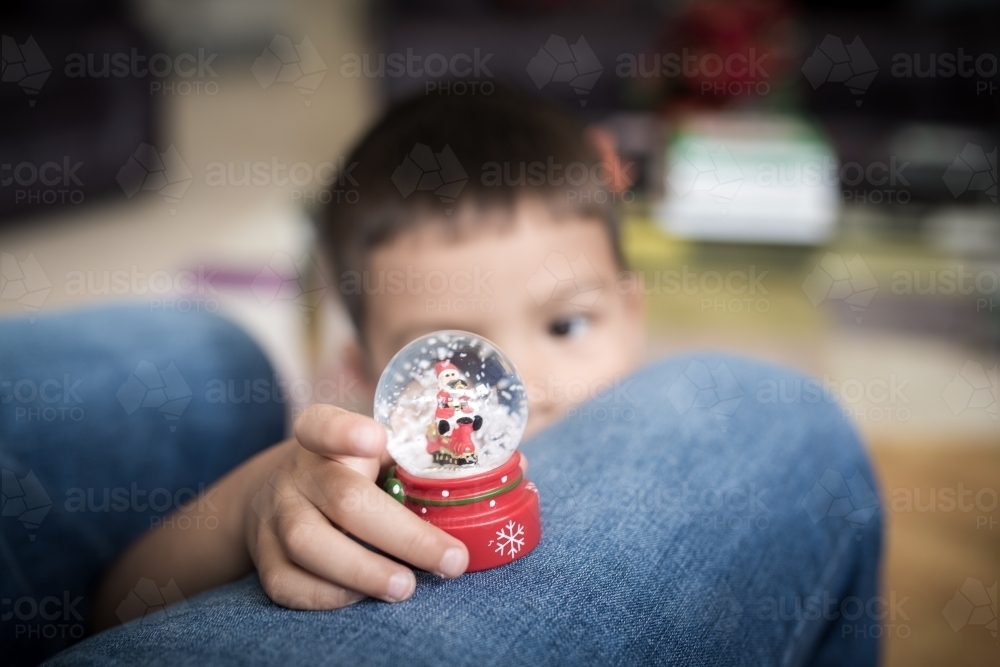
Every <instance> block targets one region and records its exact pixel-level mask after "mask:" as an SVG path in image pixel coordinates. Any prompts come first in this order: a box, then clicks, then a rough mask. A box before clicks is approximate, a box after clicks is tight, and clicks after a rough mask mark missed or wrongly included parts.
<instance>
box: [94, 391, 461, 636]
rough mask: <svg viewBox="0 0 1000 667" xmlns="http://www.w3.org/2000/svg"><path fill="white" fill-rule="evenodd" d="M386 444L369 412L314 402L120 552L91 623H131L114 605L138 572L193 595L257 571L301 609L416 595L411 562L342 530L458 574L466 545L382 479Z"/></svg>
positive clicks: (274, 592)
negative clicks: (288, 433) (272, 439)
mask: <svg viewBox="0 0 1000 667" xmlns="http://www.w3.org/2000/svg"><path fill="white" fill-rule="evenodd" d="M385 440H386V436H385V430H384V429H383V428H382V427H381V426H380V425H379V424H377V423H376V422H375V421H374V420H372V419H370V418H368V417H363V416H361V415H357V414H354V413H351V412H347V411H345V410H341V409H340V408H335V407H333V406H329V405H314V406H312V407H310V408H307V409H306V410H305V411H304V412H303V413H302V415H301V416H300V417H299V418H298V419H297V420H296V422H295V439H293V440H287V441H285V442H283V443H280V444H278V445H275V446H274V447H271V448H270V449H267V450H265V451H263V452H261V453H260V454H258V455H257V456H255V457H253V458H252V459H250V460H248V461H247V462H246V463H244V464H242V465H241V466H239V467H238V468H236V469H235V470H233V471H232V472H230V473H229V474H228V475H226V476H225V477H223V478H222V479H221V480H219V481H218V482H216V483H215V484H214V485H213V486H212V487H210V488H209V489H208V490H207V491H206V492H205V493H204V494H202V495H201V496H199V497H198V498H196V499H194V500H193V501H191V502H190V503H188V504H187V505H185V506H184V507H182V508H180V509H178V510H177V511H176V512H174V513H173V514H172V515H171V516H170V517H169V518H167V519H165V520H164V521H163V522H162V524H161V526H160V527H158V528H155V529H153V530H150V531H149V532H147V533H146V534H145V535H144V536H142V537H141V538H140V539H139V540H138V541H137V542H136V543H135V544H133V545H132V546H131V547H130V548H129V549H128V550H127V551H126V552H125V554H124V555H123V556H122V557H121V558H120V559H119V560H118V562H116V563H115V564H114V565H113V566H112V567H111V569H110V570H109V572H108V574H107V575H106V576H105V578H104V580H103V582H102V583H101V585H100V588H99V590H98V592H97V596H96V607H95V613H94V623H93V624H94V626H95V628H97V629H103V628H106V627H110V626H112V625H115V624H117V623H119V622H124V621H127V620H130V619H129V618H128V617H127V616H126V615H125V614H124V611H125V610H124V609H123V610H122V611H123V614H121V615H119V614H118V607H119V605H120V604H121V603H122V601H123V600H125V598H126V597H127V596H128V593H129V591H130V590H131V589H132V587H133V586H135V585H136V583H137V582H138V581H139V579H141V578H148V579H152V580H153V581H154V582H156V583H157V585H159V586H163V585H166V583H167V582H169V581H170V580H171V579H173V581H174V583H175V584H177V587H178V588H179V589H180V592H181V594H182V595H184V596H185V597H190V596H192V595H195V594H196V593H200V592H201V591H204V590H207V589H209V588H212V587H214V586H219V585H221V584H224V583H227V582H230V581H233V580H235V579H238V578H239V577H241V576H243V575H244V574H246V573H247V572H249V571H250V570H251V569H252V568H253V567H256V568H257V571H258V574H259V575H260V579H261V585H262V586H263V588H264V591H265V592H266V593H267V594H268V596H269V597H270V598H271V599H272V600H274V601H275V602H276V603H278V604H281V605H284V606H286V607H291V608H295V609H334V608H337V607H342V606H344V605H347V604H350V603H352V602H355V601H357V600H358V599H360V598H361V597H364V596H365V595H369V596H372V597H378V598H380V599H382V600H386V601H389V602H399V601H401V600H404V599H406V598H408V597H409V596H410V595H412V594H413V590H414V588H415V586H416V579H415V578H414V575H413V572H412V571H411V570H410V569H409V568H408V567H406V565H404V564H401V563H398V562H396V561H394V560H391V559H390V558H387V557H385V556H383V555H381V554H378V553H375V552H374V551H371V550H369V549H366V548H365V547H363V546H361V545H360V544H358V543H357V542H355V541H354V540H352V539H351V538H350V537H348V536H347V535H345V533H347V534H350V535H355V536H357V537H358V538H359V539H360V540H361V541H363V542H365V543H367V544H371V545H372V546H374V547H376V548H377V549H380V550H381V551H383V552H385V553H387V554H390V555H391V556H395V557H396V558H398V559H400V560H402V561H405V562H406V563H410V564H412V565H414V566H416V567H418V568H420V569H423V570H426V571H428V572H434V573H437V574H439V575H441V576H445V577H456V576H458V575H460V574H462V573H463V572H464V571H465V568H466V567H467V565H468V550H467V549H466V548H465V545H464V544H462V542H460V541H459V540H457V539H455V538H454V537H451V536H450V535H448V534H447V533H445V532H444V531H442V530H440V529H439V528H437V527H435V526H432V525H430V524H429V523H427V522H425V521H423V520H422V519H420V518H419V517H417V516H416V515H415V514H413V513H412V512H410V511H409V510H408V509H406V508H405V507H403V506H402V505H401V504H399V503H398V502H396V500H395V499H393V498H392V497H391V496H389V495H388V494H387V493H385V492H383V491H382V490H381V489H380V488H378V486H376V484H375V479H376V477H377V475H378V471H379V467H380V460H381V458H382V457H383V456H384V455H385Z"/></svg>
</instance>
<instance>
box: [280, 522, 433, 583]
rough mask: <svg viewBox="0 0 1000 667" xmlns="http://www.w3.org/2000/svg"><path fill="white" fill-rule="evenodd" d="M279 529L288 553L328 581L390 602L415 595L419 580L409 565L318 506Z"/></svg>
mask: <svg viewBox="0 0 1000 667" xmlns="http://www.w3.org/2000/svg"><path fill="white" fill-rule="evenodd" d="M277 529H278V539H279V540H280V541H281V544H282V546H283V547H284V551H285V553H286V554H287V555H288V557H289V558H290V559H291V560H292V561H293V562H294V563H296V564H297V565H299V566H301V567H303V568H305V569H306V570H308V571H310V572H312V573H314V574H317V575H319V576H320V577H322V578H324V579H326V580H328V581H331V582H333V583H335V584H338V585H340V586H343V587H345V588H349V589H351V590H354V591H359V592H361V593H365V594H367V595H370V596H372V597H376V598H380V599H382V600H385V601H386V602H400V601H402V600H405V599H407V598H409V597H410V596H411V595H413V591H414V589H415V588H416V586H417V580H416V578H415V577H414V576H413V572H412V571H411V570H410V569H409V568H408V567H405V566H403V565H400V564H399V563H394V562H393V561H391V560H389V559H388V558H385V557H384V556H380V555H378V554H376V553H373V552H371V551H369V550H368V549H366V548H364V547H363V546H361V545H360V544H358V543H357V542H355V541H354V540H352V539H350V538H349V537H347V536H346V535H344V534H343V533H341V532H340V531H339V530H337V529H336V528H334V527H333V526H331V525H330V522H329V520H327V518H326V517H325V516H324V515H323V514H322V513H321V512H320V511H319V510H317V509H315V508H313V509H311V510H310V511H309V512H302V513H300V514H298V515H296V516H294V517H291V516H290V517H284V518H281V519H279V521H278V526H277Z"/></svg>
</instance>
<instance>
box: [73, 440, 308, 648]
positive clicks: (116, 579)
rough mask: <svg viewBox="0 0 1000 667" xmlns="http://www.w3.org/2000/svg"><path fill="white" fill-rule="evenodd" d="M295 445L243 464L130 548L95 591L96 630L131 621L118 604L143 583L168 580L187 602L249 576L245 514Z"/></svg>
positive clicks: (282, 445) (274, 449) (284, 445)
mask: <svg viewBox="0 0 1000 667" xmlns="http://www.w3.org/2000/svg"><path fill="white" fill-rule="evenodd" d="M293 446H294V447H298V443H296V442H295V441H294V440H286V441H285V442H282V443H280V444H277V445H274V446H273V447H270V448H268V449H266V450H264V451H262V452H260V453H259V454H257V455H256V456H254V457H253V458H251V459H249V460H248V461H245V462H244V463H243V464H242V465H240V466H239V467H237V468H236V469H234V470H232V471H230V472H229V473H228V474H227V475H226V476H225V477H223V478H222V479H221V480H219V481H218V482H216V483H215V484H213V485H212V486H211V487H209V488H208V489H207V490H206V491H205V493H204V494H202V495H201V496H199V497H198V498H195V499H193V500H192V501H190V502H189V503H186V504H185V505H184V506H182V507H181V508H179V509H178V510H176V511H175V512H173V513H172V514H171V515H170V516H169V517H167V518H166V519H164V520H163V521H162V522H161V523H160V525H159V526H158V527H155V528H152V529H150V530H149V531H148V532H147V533H145V534H144V535H143V536H142V537H141V538H139V540H137V541H136V542H135V543H133V544H132V545H131V546H130V547H129V548H128V549H127V550H126V551H125V553H124V554H123V555H122V556H121V557H120V558H119V560H118V561H117V562H116V563H115V564H114V565H113V566H112V567H111V569H110V570H109V571H108V572H107V573H106V574H105V576H104V579H103V581H102V582H101V585H100V587H99V588H98V591H97V596H96V600H95V606H94V616H93V626H94V628H95V629H97V630H103V629H104V628H108V627H111V626H113V625H117V624H118V623H122V622H125V621H128V620H131V619H130V618H128V616H126V615H125V614H124V612H125V610H124V609H123V610H122V611H123V613H122V614H119V613H118V605H120V604H121V603H122V601H123V600H125V598H126V597H127V596H128V594H129V591H130V590H131V589H132V587H133V586H135V585H136V583H138V581H139V580H140V579H141V578H144V577H145V578H147V579H152V580H153V581H155V582H156V583H157V585H158V586H164V585H166V584H167V582H168V581H170V580H171V579H172V580H173V581H174V583H176V584H177V587H178V588H179V589H180V591H181V593H182V594H183V595H184V596H185V597H190V596H192V595H194V594H196V593H200V592H201V591H204V590H207V589H209V588H213V587H215V586H219V585H222V584H224V583H228V582H230V581H235V580H236V579H239V578H240V577H242V576H243V575H245V574H247V573H248V572H250V571H251V570H252V569H253V560H252V559H251V558H250V553H249V552H248V551H247V546H246V534H245V529H244V524H245V519H244V517H245V511H246V510H247V509H248V508H249V507H250V503H251V500H252V498H253V494H254V493H255V492H256V491H258V490H260V489H261V487H263V486H264V483H265V482H266V481H267V478H268V476H269V475H270V474H271V472H272V471H273V470H274V469H275V468H276V467H277V465H278V463H279V462H280V460H281V459H282V457H283V456H286V455H287V453H288V451H289V449H290V448H291V447H293ZM250 490H253V492H250V493H248V492H249V491H250ZM248 496H249V497H248Z"/></svg>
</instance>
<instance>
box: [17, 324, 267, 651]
mask: <svg viewBox="0 0 1000 667" xmlns="http://www.w3.org/2000/svg"><path fill="white" fill-rule="evenodd" d="M258 378H264V379H267V380H269V381H271V380H273V370H272V369H271V366H270V364H269V363H268V361H267V359H266V358H265V357H264V355H263V353H262V352H261V351H260V349H259V348H258V347H257V345H256V344H255V343H254V342H253V341H252V340H251V339H250V338H249V337H248V336H247V335H246V334H245V333H243V332H242V331H241V330H240V329H238V328H237V327H236V326H235V325H233V324H231V323H229V322H227V321H226V320H223V319H221V318H219V317H216V316H212V315H206V314H187V315H181V314H165V313H153V312H150V311H148V310H141V309H138V308H112V309H102V310H85V311H77V312H71V313H65V314H59V315H49V316H41V317H38V319H37V320H36V321H35V322H33V323H31V322H29V321H28V320H27V319H17V320H5V321H2V322H0V468H2V474H3V503H4V504H3V517H2V528H3V532H2V534H0V559H2V563H3V568H2V574H0V585H2V592H3V608H2V616H0V618H2V621H0V628H2V634H3V643H4V654H5V656H6V657H8V658H12V659H13V660H14V663H15V664H35V663H37V662H39V661H41V660H42V659H44V658H45V657H46V656H48V655H51V654H53V653H55V652H56V651H58V650H59V649H61V648H62V647H65V646H67V645H69V644H71V643H73V642H74V641H76V640H78V639H79V638H80V637H81V636H82V635H83V632H84V628H85V626H86V619H87V615H88V611H89V608H90V604H91V593H92V590H93V587H94V585H95V584H96V583H97V580H98V578H99V577H100V576H101V574H102V573H103V571H104V570H105V568H107V567H108V566H109V565H110V564H111V562H112V561H113V559H114V558H115V557H116V556H117V555H118V554H120V553H121V552H122V551H123V550H124V549H125V547H126V546H128V544H129V543H130V542H131V541H132V540H134V539H135V538H136V537H138V536H139V535H140V534H141V533H142V532H144V531H145V530H148V529H149V528H150V527H151V526H153V525H156V522H157V521H159V519H160V518H161V517H162V516H163V515H165V514H167V513H169V512H171V511H173V510H174V509H175V508H176V507H177V506H178V505H180V504H183V503H184V502H185V501H186V500H188V499H190V498H191V497H193V495H194V494H196V493H198V491H199V490H200V489H202V488H204V487H205V486H207V485H210V484H211V483H212V482H213V481H214V480H216V479H217V478H218V477H220V476H221V475H223V474H224V473H225V472H226V471H228V470H230V469H231V468H233V467H234V466H235V465H237V464H238V463H240V462H241V461H243V460H244V459H246V458H248V457H249V456H251V455H252V454H253V453H255V452H256V451H258V450H260V449H262V448H264V447H266V446H269V445H271V444H273V443H275V442H277V441H279V440H280V439H281V438H282V437H283V434H284V428H285V414H284V411H285V407H284V406H283V405H281V404H278V403H275V402H267V403H251V402H234V401H233V396H231V395H224V396H220V394H219V392H215V393H211V391H210V390H211V389H212V388H214V387H217V386H218V382H219V381H222V382H223V383H225V384H227V385H228V383H229V382H233V383H234V386H235V387H236V388H237V389H236V393H237V394H242V386H243V384H244V381H245V380H249V381H250V382H253V381H254V380H256V379H258ZM210 383H214V384H210ZM237 397H238V396H237ZM7 664H11V663H7Z"/></svg>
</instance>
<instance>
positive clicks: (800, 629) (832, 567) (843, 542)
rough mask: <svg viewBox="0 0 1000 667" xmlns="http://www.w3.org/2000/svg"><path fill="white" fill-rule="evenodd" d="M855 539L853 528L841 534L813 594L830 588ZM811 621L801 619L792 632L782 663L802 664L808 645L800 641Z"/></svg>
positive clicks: (818, 593) (841, 568) (815, 594)
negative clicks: (834, 551)
mask: <svg viewBox="0 0 1000 667" xmlns="http://www.w3.org/2000/svg"><path fill="white" fill-rule="evenodd" d="M854 541H855V537H854V531H853V530H852V529H850V528H849V529H848V530H844V531H842V532H841V534H840V540H839V541H838V543H837V550H836V557H834V558H832V559H831V560H830V563H829V564H828V565H827V567H826V569H825V570H824V571H823V575H822V576H821V577H820V581H819V584H818V585H817V587H816V588H814V589H813V595H814V596H817V595H821V594H822V592H823V591H824V590H827V589H829V586H830V582H831V581H833V579H834V578H835V577H836V576H837V575H838V574H840V573H841V572H842V570H843V567H842V566H843V564H844V562H845V561H849V560H850V559H849V558H846V557H845V555H846V554H848V553H850V546H851V544H852V543H853V542H854ZM809 624H810V621H808V620H807V619H805V618H803V619H802V620H800V621H799V623H798V625H797V627H796V628H795V631H794V632H793V633H792V643H791V644H790V645H789V647H788V650H787V651H786V652H785V657H784V658H783V659H782V661H781V664H782V665H785V666H788V665H792V664H801V663H802V661H803V658H804V653H803V652H804V651H805V649H806V646H805V645H804V644H803V643H802V642H801V641H799V640H800V639H801V638H802V636H803V634H804V633H805V630H806V628H807V626H808V625H809Z"/></svg>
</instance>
